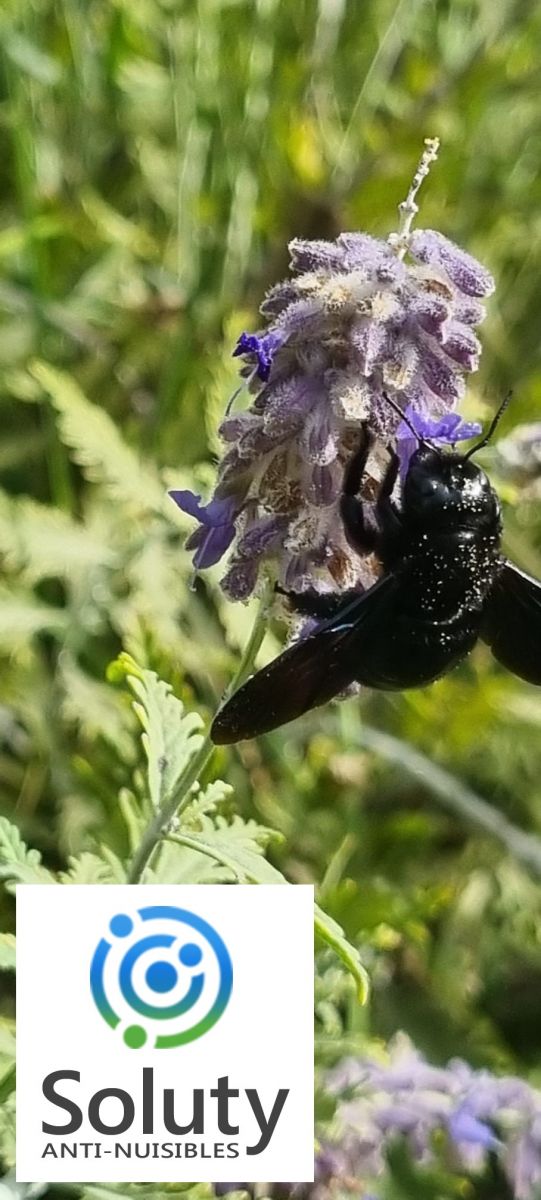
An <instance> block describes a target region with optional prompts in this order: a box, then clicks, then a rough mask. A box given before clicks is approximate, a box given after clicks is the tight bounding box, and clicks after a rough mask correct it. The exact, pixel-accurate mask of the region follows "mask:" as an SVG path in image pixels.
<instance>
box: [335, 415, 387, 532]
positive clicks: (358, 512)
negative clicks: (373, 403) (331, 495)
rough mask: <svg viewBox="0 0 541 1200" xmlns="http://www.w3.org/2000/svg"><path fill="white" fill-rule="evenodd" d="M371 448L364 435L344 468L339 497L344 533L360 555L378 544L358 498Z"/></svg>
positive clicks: (368, 438) (370, 440) (370, 443)
mask: <svg viewBox="0 0 541 1200" xmlns="http://www.w3.org/2000/svg"><path fill="white" fill-rule="evenodd" d="M371 446H372V438H371V437H370V435H369V434H368V433H366V436H365V440H364V442H363V443H362V445H361V446H359V449H358V450H356V452H355V454H353V455H352V457H351V459H350V461H349V463H348V465H347V467H346V472H345V475H344V487H343V491H342V495H341V497H340V514H341V517H342V521H343V524H344V533H345V535H346V537H347V540H348V542H349V544H350V546H351V547H352V549H353V550H356V551H357V554H360V555H365V554H370V552H371V551H372V550H375V549H376V547H377V544H378V532H377V530H376V529H373V528H370V527H368V526H367V524H366V519H365V512H364V507H363V503H362V501H361V500H359V497H358V492H359V488H360V486H361V481H362V477H363V474H364V469H365V466H366V462H367V459H368V455H369V454H370V450H371Z"/></svg>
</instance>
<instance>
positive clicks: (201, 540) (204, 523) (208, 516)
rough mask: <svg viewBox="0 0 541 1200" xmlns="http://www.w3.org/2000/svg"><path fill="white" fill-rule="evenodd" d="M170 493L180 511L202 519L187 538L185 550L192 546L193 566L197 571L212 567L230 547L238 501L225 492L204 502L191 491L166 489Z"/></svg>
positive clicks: (190, 548) (233, 534) (199, 519)
mask: <svg viewBox="0 0 541 1200" xmlns="http://www.w3.org/2000/svg"><path fill="white" fill-rule="evenodd" d="M169 495H170V497H171V499H172V500H174V501H175V504H178V507H179V508H181V509H182V512H185V513H187V514H188V516H190V517H196V518H197V520H198V521H200V522H201V524H200V526H199V529H196V530H195V532H194V533H192V534H191V535H190V537H189V538H188V541H187V542H186V546H187V549H188V550H195V555H194V560H193V565H194V567H195V568H196V570H198V571H199V570H203V569H204V568H205V567H213V566H214V564H215V563H217V562H219V561H220V559H221V558H222V556H223V555H224V554H225V552H226V550H229V547H230V545H231V542H232V541H233V538H234V536H235V532H236V530H235V516H236V514H237V512H238V501H237V500H235V499H233V497H231V496H228V497H227V498H226V499H224V500H211V501H210V503H209V504H207V505H206V506H205V505H203V504H200V500H201V496H196V495H195V494H194V492H189V491H182V492H169Z"/></svg>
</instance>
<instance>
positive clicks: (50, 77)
mask: <svg viewBox="0 0 541 1200" xmlns="http://www.w3.org/2000/svg"><path fill="white" fill-rule="evenodd" d="M3 42H4V50H5V52H6V54H7V56H8V58H10V59H11V61H12V63H13V64H14V65H15V66H16V67H18V69H19V70H20V71H23V72H24V73H25V74H26V75H30V77H31V78H32V79H35V80H37V82H38V83H42V84H46V85H48V86H49V87H50V86H52V85H54V84H56V83H59V82H60V80H61V78H62V67H61V65H60V63H59V62H57V60H56V59H55V58H52V57H51V55H50V54H45V52H44V51H43V50H42V49H41V47H40V46H36V43H35V42H31V41H30V39H29V38H27V37H25V36H24V35H23V34H22V33H15V31H10V32H9V33H8V34H6V35H5V37H4V39H3Z"/></svg>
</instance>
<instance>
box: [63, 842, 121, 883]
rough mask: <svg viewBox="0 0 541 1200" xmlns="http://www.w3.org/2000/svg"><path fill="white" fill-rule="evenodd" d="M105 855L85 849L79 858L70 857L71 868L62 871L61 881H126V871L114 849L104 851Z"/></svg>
mask: <svg viewBox="0 0 541 1200" xmlns="http://www.w3.org/2000/svg"><path fill="white" fill-rule="evenodd" d="M102 853H103V857H102V858H100V856H99V855H98V854H92V853H91V852H90V851H88V850H85V851H84V852H83V854H80V855H78V857H77V858H70V860H69V870H68V871H62V873H61V875H60V876H59V880H60V882H61V883H125V882H126V873H125V871H124V868H123V866H122V863H121V862H120V859H118V858H117V857H116V855H115V854H113V852H112V850H107V851H106V850H105V848H104V849H103V851H102Z"/></svg>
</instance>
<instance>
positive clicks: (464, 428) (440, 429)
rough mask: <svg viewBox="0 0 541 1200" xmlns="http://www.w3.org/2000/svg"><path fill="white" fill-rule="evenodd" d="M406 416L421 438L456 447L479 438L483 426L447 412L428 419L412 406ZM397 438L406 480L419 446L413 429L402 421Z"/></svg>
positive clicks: (457, 414)
mask: <svg viewBox="0 0 541 1200" xmlns="http://www.w3.org/2000/svg"><path fill="white" fill-rule="evenodd" d="M405 415H406V416H407V418H408V421H409V422H410V424H411V425H413V428H414V429H415V432H416V433H417V434H418V435H419V438H423V439H424V440H425V441H429V442H442V443H444V444H445V445H448V446H455V445H456V443H457V442H465V441H467V440H468V438H472V437H477V435H478V434H479V433H481V426H480V424H479V422H478V421H463V419H462V417H461V416H460V414H459V413H456V412H447V413H444V414H443V416H442V417H438V418H437V419H435V420H434V419H432V418H431V417H426V416H424V415H423V414H422V413H419V412H416V410H415V409H414V408H412V407H411V406H410V407H409V408H407V409H406V413H405ZM396 438H397V447H396V448H397V453H398V457H399V459H400V474H401V478H402V479H404V478H405V476H406V474H407V470H408V467H409V463H410V458H411V456H412V454H413V453H414V452H415V450H416V449H417V446H418V444H419V442H418V440H417V438H415V437H414V436H413V434H412V432H411V429H409V427H408V426H407V425H406V422H405V421H402V423H401V425H399V427H398V432H397V435H396Z"/></svg>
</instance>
